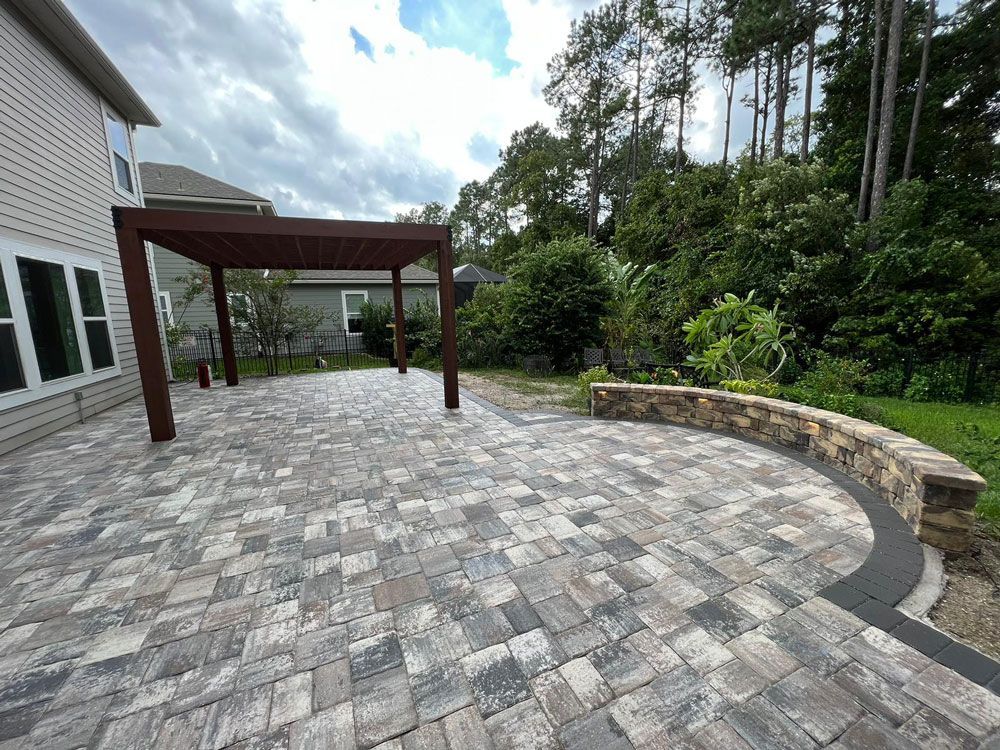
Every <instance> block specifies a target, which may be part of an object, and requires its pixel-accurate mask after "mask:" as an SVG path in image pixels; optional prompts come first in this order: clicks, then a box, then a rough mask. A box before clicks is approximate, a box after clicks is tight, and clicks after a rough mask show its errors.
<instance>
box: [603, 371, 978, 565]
mask: <svg viewBox="0 0 1000 750" xmlns="http://www.w3.org/2000/svg"><path fill="white" fill-rule="evenodd" d="M591 413H592V415H593V416H595V417H621V418H625V419H638V420H650V421H654V422H672V423H675V424H682V425H686V426H692V427H710V428H712V429H716V430H725V431H727V432H733V433H736V434H739V435H743V436H747V437H753V438H758V439H761V440H764V441H765V442H767V443H772V444H775V445H781V446H784V447H788V448H794V449H795V450H797V451H799V452H801V453H804V454H806V455H809V456H812V457H814V458H817V459H819V460H820V461H822V462H823V463H826V464H828V465H831V466H833V467H834V468H836V469H839V470H840V471H842V472H844V473H845V474H847V475H848V476H850V477H852V478H854V479H857V480H858V481H860V482H861V483H862V484H864V485H866V486H867V487H869V488H871V489H872V490H874V491H875V492H876V493H877V494H878V495H879V496H880V497H882V498H883V499H885V500H887V501H888V502H889V503H891V504H892V507H893V508H895V509H896V511H898V513H899V515H901V516H902V517H903V518H904V519H905V520H906V522H907V523H908V524H909V525H910V527H911V528H912V529H913V530H914V531H915V532H916V534H917V536H918V537H919V538H920V540H921V541H923V542H926V543H927V544H930V545H932V546H935V547H940V548H941V549H945V550H949V551H953V552H964V551H965V550H966V549H968V546H969V544H970V542H971V539H972V528H973V525H974V523H975V513H974V508H975V506H976V498H977V496H978V494H979V493H980V492H982V491H984V490H985V489H986V482H985V480H984V479H983V478H982V477H981V476H979V474H977V473H976V472H974V471H973V470H972V469H970V468H969V467H967V466H965V465H964V464H962V463H960V462H959V461H957V460H956V459H954V458H952V457H951V456H948V455H946V454H944V453H941V452H940V451H938V450H935V449H934V448H932V447H930V446H928V445H924V444H923V443H921V442H918V441H917V440H914V439H913V438H910V437H907V436H906V435H901V434H900V433H898V432H894V431H892V430H890V429H888V428H885V427H880V426H878V425H875V424H871V423H870V422H865V421H863V420H860V419H854V418H853V417H847V416H844V415H843V414H836V413H834V412H831V411H826V410H824V409H816V408H813V407H810V406H803V405H801V404H794V403H791V402H788V401H781V400H778V399H773V398H765V397H763V396H754V395H749V394H742V393H730V392H728V391H719V390H711V389H707V388H687V387H680V386H662V385H638V384H635V383H594V384H592V385H591ZM873 522H874V517H873Z"/></svg>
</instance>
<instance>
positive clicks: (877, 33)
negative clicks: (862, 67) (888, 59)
mask: <svg viewBox="0 0 1000 750" xmlns="http://www.w3.org/2000/svg"><path fill="white" fill-rule="evenodd" d="M873 36H874V46H873V52H872V72H871V79H870V80H869V83H868V127H867V129H866V130H865V158H864V161H863V162H862V166H861V191H860V192H859V194H858V221H864V220H865V217H866V216H867V215H868V186H869V183H870V182H871V176H872V157H873V156H874V154H875V131H876V117H877V116H878V83H879V75H880V73H881V70H882V0H875V30H874V34H873Z"/></svg>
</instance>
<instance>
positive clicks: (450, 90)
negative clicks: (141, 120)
mask: <svg viewBox="0 0 1000 750" xmlns="http://www.w3.org/2000/svg"><path fill="white" fill-rule="evenodd" d="M406 1H407V2H409V0H406ZM68 4H69V6H70V8H71V10H72V11H73V13H74V14H76V15H77V17H78V18H79V19H80V20H81V22H82V23H83V24H84V25H85V26H86V28H87V29H88V30H89V31H90V32H91V33H92V34H93V35H94V36H95V37H96V38H97V40H98V42H99V43H100V44H101V45H102V47H103V48H104V49H105V50H106V51H107V52H108V54H109V55H110V57H111V58H112V59H113V60H114V61H115V63H116V64H117V65H118V66H119V67H120V68H121V69H122V71H123V72H124V73H125V75H126V77H127V78H128V79H129V81H130V82H131V83H132V84H133V85H134V86H135V87H136V89H137V90H138V91H139V92H140V94H141V95H142V96H143V97H144V98H145V99H146V101H147V102H148V103H149V104H150V105H151V106H152V108H153V110H154V111H155V112H156V113H157V115H158V116H159V118H160V120H161V121H162V122H163V127H161V128H159V129H152V128H140V129H139V131H138V135H137V143H138V150H139V157H140V159H144V160H150V161H164V162H173V163H179V164H184V165H186V166H189V167H191V168H193V169H197V170H199V171H202V172H206V173H208V174H211V175H213V176H216V177H218V178H219V179H223V180H226V181H227V182H232V183H233V184H236V185H238V186H240V187H243V188H246V189H247V190H251V191H254V192H257V193H260V194H262V195H266V196H269V197H272V198H273V199H274V201H275V202H276V204H277V205H278V209H279V211H280V212H281V213H282V214H285V215H312V216H326V217H332V218H339V217H345V218H368V219H388V218H391V216H392V214H393V213H394V212H395V211H397V210H399V209H400V208H405V207H408V206H411V205H413V204H416V203H420V202H424V201H432V200H439V201H442V202H446V203H449V202H452V201H454V199H455V197H456V195H457V192H458V188H459V187H460V186H461V185H462V184H463V183H464V182H467V181H468V180H471V179H482V178H484V177H486V176H487V175H488V174H489V172H490V171H491V170H492V168H493V167H494V166H495V164H496V151H497V150H498V149H499V145H500V144H506V143H507V141H508V139H509V137H510V134H511V133H512V132H513V131H514V130H515V129H518V128H521V127H524V126H525V125H527V124H529V123H531V122H533V121H535V120H542V121H545V122H549V123H551V122H553V120H554V114H553V112H552V111H551V109H550V108H549V107H548V106H547V105H546V104H545V102H544V100H543V99H542V97H541V94H540V89H541V85H542V84H543V83H544V79H545V63H546V62H547V61H548V59H549V58H550V57H551V56H552V55H553V54H554V53H555V51H556V50H557V49H558V48H559V46H560V45H561V44H562V43H563V40H564V39H565V36H566V34H567V33H568V30H569V24H570V20H571V18H572V17H573V16H574V15H575V14H578V13H579V12H580V5H579V3H574V2H568V1H567V0H502V5H501V4H500V2H499V1H498V2H496V3H484V9H481V10H480V11H477V14H474V15H473V16H472V18H473V20H475V19H476V18H479V19H480V20H482V19H492V20H491V21H490V23H492V26H491V27H490V28H493V29H494V30H495V29H498V28H502V27H504V23H506V25H507V26H509V33H496V34H493V33H491V34H490V36H491V41H490V43H489V44H486V43H481V40H478V41H477V38H476V37H477V35H476V33H475V31H476V29H475V25H474V23H472V22H468V23H464V24H463V23H462V22H461V18H460V17H459V15H457V14H456V9H465V8H468V7H469V6H468V5H467V3H465V2H464V1H463V0H450V1H449V2H448V3H444V2H442V0H434V2H433V3H427V4H426V5H427V6H428V10H426V11H425V12H423V15H420V14H416V15H413V14H412V13H411V14H410V16H408V18H409V20H410V21H411V25H413V24H415V22H414V19H420V23H419V24H416V25H417V28H418V31H414V30H412V29H410V28H407V27H406V25H404V23H403V21H402V20H401V17H400V15H401V10H402V9H401V7H400V4H399V0H379V2H365V1H363V0H158V1H157V2H149V0H102V2H100V3H94V2H89V1H88V0H68ZM589 4H591V5H592V4H593V3H589ZM501 16H502V17H503V18H504V19H505V21H504V22H502V21H501ZM497 40H499V42H497ZM498 43H499V44H500V46H499V47H498V46H497V44H498ZM490 45H492V46H490Z"/></svg>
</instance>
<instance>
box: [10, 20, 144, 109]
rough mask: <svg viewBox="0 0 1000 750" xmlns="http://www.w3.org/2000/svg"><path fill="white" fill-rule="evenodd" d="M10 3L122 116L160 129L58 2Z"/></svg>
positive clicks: (104, 55) (122, 79)
mask: <svg viewBox="0 0 1000 750" xmlns="http://www.w3.org/2000/svg"><path fill="white" fill-rule="evenodd" d="M12 2H13V4H14V6H15V7H16V8H17V9H18V10H19V11H20V12H21V13H23V14H24V16H25V17H26V18H27V19H28V20H29V21H31V23H33V24H34V25H35V26H36V27H37V28H38V29H39V31H41V32H42V34H44V35H45V37H46V38H47V39H48V40H49V41H50V42H51V43H52V44H54V45H55V46H56V47H57V48H58V49H59V51H60V52H62V53H63V54H64V55H66V57H67V58H69V60H70V62H72V63H73V65H74V66H76V68H77V69H78V70H79V71H80V73H81V74H82V75H83V76H84V77H85V78H86V79H87V80H89V81H90V82H91V83H92V84H93V85H94V87H95V88H96V89H97V90H98V91H99V92H100V93H101V94H102V95H103V96H104V97H105V98H106V99H107V100H108V102H110V103H111V104H112V105H113V106H114V107H115V109H117V110H118V111H119V113H120V114H121V115H122V116H124V117H126V118H127V119H128V120H129V121H130V122H133V123H135V124H136V125H148V126H150V127H154V128H158V127H160V120H159V119H158V118H157V117H156V115H155V114H154V113H153V110H152V109H150V108H149V106H148V105H147V104H146V102H144V101H143V99H142V97H141V96H139V93H138V92H137V91H136V90H135V89H134V88H133V87H132V84H130V83H129V82H128V80H127V79H126V78H125V76H124V75H122V73H121V71H120V70H118V68H117V67H116V66H115V64H114V63H113V62H111V59H110V58H109V57H108V56H107V54H106V53H105V52H104V50H102V49H101V47H100V45H99V44H98V43H97V42H96V41H94V38H93V37H92V36H90V34H89V33H88V32H87V30H86V29H85V28H83V26H82V25H81V24H80V22H79V21H77V20H76V18H75V17H74V16H73V14H72V13H70V12H69V10H68V9H67V8H66V6H65V5H64V4H63V3H62V1H61V0H12Z"/></svg>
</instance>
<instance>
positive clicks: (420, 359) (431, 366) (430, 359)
mask: <svg viewBox="0 0 1000 750" xmlns="http://www.w3.org/2000/svg"><path fill="white" fill-rule="evenodd" d="M409 364H410V365H411V366H412V367H420V368H422V369H424V370H440V369H441V358H440V357H435V356H434V355H433V354H431V353H430V352H428V351H427V350H426V349H424V348H423V347H422V346H418V347H417V348H416V349H414V350H413V354H411V355H410V361H409Z"/></svg>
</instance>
